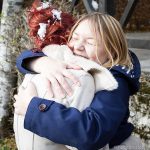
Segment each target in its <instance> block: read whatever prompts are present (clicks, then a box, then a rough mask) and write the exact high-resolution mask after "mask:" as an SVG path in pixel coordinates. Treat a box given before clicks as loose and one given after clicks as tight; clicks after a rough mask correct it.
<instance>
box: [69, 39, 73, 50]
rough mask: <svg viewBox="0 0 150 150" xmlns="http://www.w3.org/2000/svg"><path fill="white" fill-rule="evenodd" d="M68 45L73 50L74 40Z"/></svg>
mask: <svg viewBox="0 0 150 150" xmlns="http://www.w3.org/2000/svg"><path fill="white" fill-rule="evenodd" d="M68 46H69V48H70V49H71V50H72V49H73V47H74V42H72V41H69V42H68Z"/></svg>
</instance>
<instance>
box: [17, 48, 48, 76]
mask: <svg viewBox="0 0 150 150" xmlns="http://www.w3.org/2000/svg"><path fill="white" fill-rule="evenodd" d="M41 56H45V55H44V54H43V53H42V52H32V51H31V50H25V51H23V52H22V53H21V54H20V55H19V56H18V57H17V60H16V66H17V68H18V70H19V71H20V72H21V73H23V74H27V73H35V72H32V71H30V70H28V69H27V68H26V67H25V61H27V60H28V59H32V58H37V57H41Z"/></svg>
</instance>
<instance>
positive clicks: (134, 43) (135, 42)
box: [126, 32, 150, 72]
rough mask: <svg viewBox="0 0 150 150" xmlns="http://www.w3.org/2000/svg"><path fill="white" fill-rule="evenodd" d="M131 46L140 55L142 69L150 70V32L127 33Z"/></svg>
mask: <svg viewBox="0 0 150 150" xmlns="http://www.w3.org/2000/svg"><path fill="white" fill-rule="evenodd" d="M126 37H127V40H128V46H129V48H130V49H131V50H132V51H134V52H135V54H136V55H137V56H138V58H139V60H140V63H141V67H142V71H146V72H150V32H145V33H127V34H126Z"/></svg>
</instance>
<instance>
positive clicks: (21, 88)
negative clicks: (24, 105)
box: [18, 85, 24, 93]
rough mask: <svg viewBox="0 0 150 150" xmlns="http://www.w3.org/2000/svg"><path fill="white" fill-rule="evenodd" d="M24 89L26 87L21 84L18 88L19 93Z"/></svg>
mask: <svg viewBox="0 0 150 150" xmlns="http://www.w3.org/2000/svg"><path fill="white" fill-rule="evenodd" d="M23 90H24V87H23V86H22V85H20V86H19V88H18V93H20V92H22V91H23Z"/></svg>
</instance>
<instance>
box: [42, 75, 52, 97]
mask: <svg viewBox="0 0 150 150" xmlns="http://www.w3.org/2000/svg"><path fill="white" fill-rule="evenodd" d="M42 78H43V79H42V80H43V81H44V82H43V84H44V86H45V87H46V94H45V95H46V97H47V98H48V99H49V98H52V97H53V96H54V94H53V91H52V88H51V83H50V82H49V80H48V79H47V78H46V77H42Z"/></svg>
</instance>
